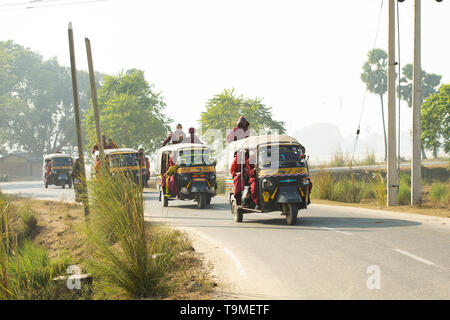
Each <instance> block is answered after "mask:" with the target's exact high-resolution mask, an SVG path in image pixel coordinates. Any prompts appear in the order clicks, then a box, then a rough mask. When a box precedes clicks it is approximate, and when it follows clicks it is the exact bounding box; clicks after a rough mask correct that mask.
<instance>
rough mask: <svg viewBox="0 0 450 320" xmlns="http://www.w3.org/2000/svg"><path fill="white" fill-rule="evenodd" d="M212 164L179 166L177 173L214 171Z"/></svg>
mask: <svg viewBox="0 0 450 320" xmlns="http://www.w3.org/2000/svg"><path fill="white" fill-rule="evenodd" d="M214 171H215V169H214V166H204V167H198V166H195V167H181V168H178V171H177V173H202V172H214Z"/></svg>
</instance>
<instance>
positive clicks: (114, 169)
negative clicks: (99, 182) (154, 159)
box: [104, 148, 142, 185]
mask: <svg viewBox="0 0 450 320" xmlns="http://www.w3.org/2000/svg"><path fill="white" fill-rule="evenodd" d="M104 152H105V163H106V166H107V168H108V171H109V173H110V174H111V175H115V174H123V175H125V176H128V177H130V178H131V179H132V181H134V182H136V184H138V185H139V183H142V182H141V180H140V179H141V169H140V167H139V163H138V159H137V151H136V150H134V149H131V148H117V149H105V151H104Z"/></svg>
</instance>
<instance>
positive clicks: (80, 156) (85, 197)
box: [68, 22, 89, 217]
mask: <svg viewBox="0 0 450 320" xmlns="http://www.w3.org/2000/svg"><path fill="white" fill-rule="evenodd" d="M68 31H69V51H70V67H71V70H72V89H73V108H74V110H75V127H76V130H77V142H78V159H79V160H78V161H79V164H80V174H81V180H82V181H81V186H82V187H81V188H82V191H83V193H85V194H84V195H83V197H82V200H83V205H84V216H85V217H87V216H88V215H89V199H88V188H87V180H86V169H85V165H84V153H83V143H82V140H81V120H80V103H79V99H78V83H77V66H76V63H75V46H74V43H73V29H72V23H71V22H70V23H69V30H68ZM74 188H75V186H74Z"/></svg>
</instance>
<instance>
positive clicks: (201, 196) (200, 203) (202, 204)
mask: <svg viewBox="0 0 450 320" xmlns="http://www.w3.org/2000/svg"><path fill="white" fill-rule="evenodd" d="M207 196H208V195H207V194H206V193H204V192H201V193H200V194H199V195H198V202H197V207H198V208H199V209H204V208H205V207H206V202H207V200H206V197H207Z"/></svg>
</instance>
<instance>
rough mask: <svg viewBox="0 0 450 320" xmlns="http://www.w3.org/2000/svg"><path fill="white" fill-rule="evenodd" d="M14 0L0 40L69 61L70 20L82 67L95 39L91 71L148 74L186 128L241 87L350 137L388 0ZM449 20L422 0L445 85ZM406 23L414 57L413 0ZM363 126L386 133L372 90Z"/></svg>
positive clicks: (404, 52)
mask: <svg viewBox="0 0 450 320" xmlns="http://www.w3.org/2000/svg"><path fill="white" fill-rule="evenodd" d="M79 1H81V0H79ZM13 2H14V0H0V40H8V39H12V40H14V41H16V42H17V43H19V44H22V45H24V46H26V47H30V48H31V49H33V50H36V51H39V52H40V53H41V54H42V55H43V56H44V57H46V58H49V57H52V56H56V57H57V58H58V60H59V61H60V63H62V64H64V65H69V52H68V41H67V26H68V23H69V21H71V22H72V23H73V26H74V34H75V37H76V44H75V46H76V50H77V52H76V55H77V65H78V67H79V68H80V69H87V63H86V51H85V46H84V38H85V37H88V38H89V39H90V40H91V45H92V50H93V56H94V65H95V69H96V70H98V71H102V72H105V73H117V72H118V71H120V69H125V70H126V69H128V68H139V69H143V70H145V74H146V78H147V80H148V81H149V82H150V83H154V84H155V87H156V89H157V90H158V91H162V93H163V96H164V97H165V98H166V102H167V104H168V108H167V112H168V113H169V115H170V116H171V117H172V118H173V119H174V121H175V123H177V122H181V123H182V124H183V125H184V127H185V128H187V127H189V126H197V123H196V121H197V120H198V119H199V117H200V112H201V111H203V110H204V109H205V103H206V101H207V100H208V99H209V98H210V97H212V95H213V94H215V93H219V92H220V91H222V90H223V89H225V88H232V87H234V88H235V90H236V92H237V93H239V94H244V95H245V96H249V97H255V96H258V97H262V98H264V102H265V103H266V104H267V105H269V106H271V107H272V108H273V113H274V118H275V119H277V120H283V121H285V122H286V123H287V129H288V132H289V133H290V134H293V133H294V132H295V131H296V130H297V129H300V128H302V127H305V126H307V125H311V124H314V123H317V122H329V123H333V124H335V125H337V126H339V128H340V130H341V132H342V134H343V135H344V136H345V135H348V134H353V132H354V131H356V127H357V125H358V121H359V118H360V113H361V108H362V101H363V96H364V89H365V87H364V85H363V83H362V82H361V80H360V73H361V67H362V65H363V63H364V61H365V60H366V59H367V52H368V50H370V49H372V47H373V43H374V38H375V34H376V29H377V23H378V16H379V10H380V6H381V2H382V1H381V0H340V1H337V0H321V1H300V0H296V1H280V0H278V1H262V0H257V1H250V0H240V1H234V0H226V1H225V0H222V1H219V0H190V1H186V0H149V1H144V0H126V1H125V0H110V1H105V2H98V3H91V4H77V5H71V6H56V7H51V8H38V9H17V10H14V9H15V8H16V7H1V6H2V5H4V4H9V3H13ZM15 2H18V3H23V2H27V1H25V0H16V1H15ZM66 2H69V1H67V0H59V1H58V0H52V1H51V2H50V1H49V2H48V4H50V3H52V4H57V3H66ZM22 7H24V6H22ZM387 9H388V1H387V0H384V4H383V10H382V13H381V24H380V30H379V36H378V40H377V47H380V48H383V49H385V50H386V49H387ZM449 17H450V1H443V2H441V3H437V2H436V1H434V0H422V44H423V48H422V66H423V68H424V69H425V70H426V71H427V72H434V73H438V74H441V75H442V76H443V79H442V80H443V82H446V83H449V82H450V59H449V56H450V42H449V41H448V34H449V31H450V19H449ZM400 28H401V30H400V38H401V63H402V64H406V63H411V62H412V53H413V0H406V1H405V2H403V3H401V4H400ZM385 100H387V99H385ZM341 101H342V103H341ZM410 123H411V112H410V111H409V109H408V108H407V107H406V104H403V107H402V131H403V130H409V128H410ZM361 129H362V133H361V135H362V137H364V135H368V134H370V133H373V132H374V131H377V132H379V133H381V132H382V131H381V130H382V125H381V115H380V100H379V98H378V97H377V96H374V95H372V94H368V96H367V101H366V105H365V109H364V113H363V117H362V123H361Z"/></svg>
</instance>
